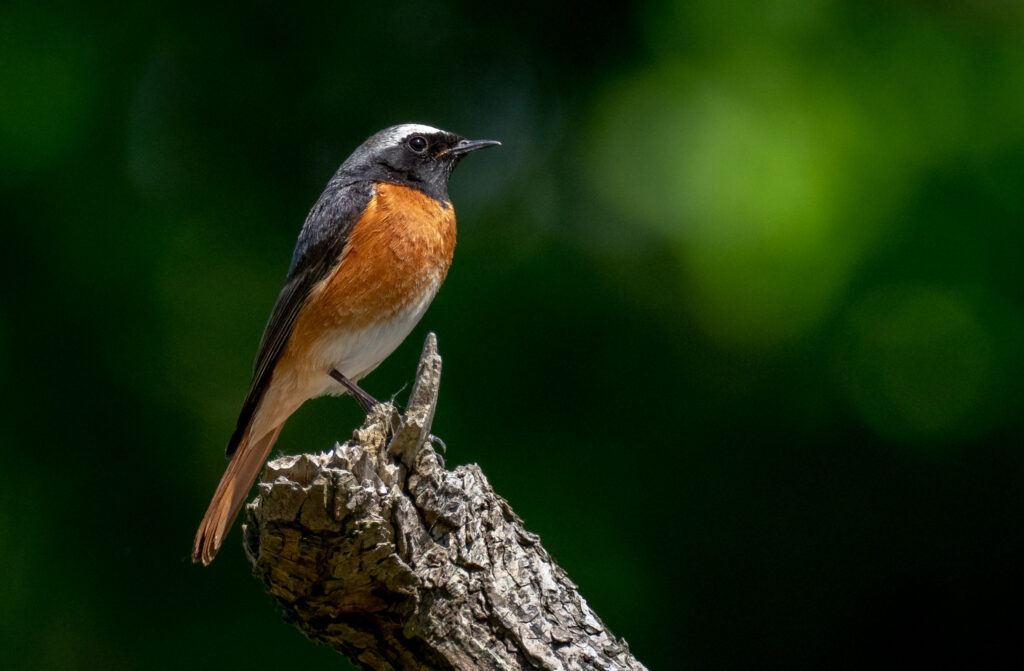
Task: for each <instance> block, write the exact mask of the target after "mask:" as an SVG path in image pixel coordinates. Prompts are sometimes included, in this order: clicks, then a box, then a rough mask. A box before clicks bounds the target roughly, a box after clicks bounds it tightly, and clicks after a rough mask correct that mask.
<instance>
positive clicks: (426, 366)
mask: <svg viewBox="0 0 1024 671" xmlns="http://www.w3.org/2000/svg"><path fill="white" fill-rule="evenodd" d="M440 376H441V358H440V356H438V354H437V342H436V339H435V338H434V335H433V334H430V335H429V336H428V337H427V342H426V344H425V346H424V349H423V355H422V357H421V359H420V365H419V370H418V371H417V375H416V383H415V385H414V387H413V390H412V393H411V395H410V400H409V407H408V408H407V410H406V412H405V414H404V415H401V414H399V413H398V411H397V410H396V409H395V407H394V406H393V405H391V404H389V403H388V404H382V405H380V406H378V407H377V408H376V409H375V410H374V412H372V413H371V414H370V416H368V417H367V419H366V423H365V424H364V425H363V426H362V427H361V428H360V429H358V430H357V431H356V432H355V435H354V438H353V440H350V441H348V442H346V443H345V444H344V445H335V447H334V449H333V450H331V451H329V452H325V453H321V454H302V455H298V456H289V457H283V458H280V459H276V460H274V461H271V462H270V463H268V464H267V468H266V471H265V473H264V476H263V480H262V482H261V483H260V484H259V495H258V496H257V498H256V499H255V500H254V501H253V502H252V503H250V504H248V506H247V507H246V516H247V522H248V523H247V524H246V526H245V533H244V535H245V544H246V552H247V553H248V555H249V559H250V561H252V564H253V573H254V574H255V575H256V576H257V577H258V578H259V579H261V580H262V581H263V582H264V584H265V585H266V588H267V590H268V591H269V592H270V593H271V594H272V595H273V596H274V597H275V598H276V599H277V600H278V602H279V603H280V604H281V605H282V606H283V607H284V611H285V615H286V618H287V619H289V620H291V621H293V622H294V623H295V624H296V625H298V626H299V627H300V628H301V629H302V630H303V631H305V632H306V634H307V635H309V637H310V638H312V639H314V640H316V641H322V642H325V643H328V644H330V645H332V646H334V648H335V649H336V650H338V651H339V652H341V653H343V654H344V655H346V656H347V657H349V659H351V660H353V661H354V662H356V663H358V664H359V665H360V666H362V667H363V668H365V669H416V670H423V669H460V670H461V669H467V670H468V669H503V670H508V669H607V670H615V669H629V670H641V669H644V666H643V665H641V664H640V663H639V662H637V661H636V659H634V658H633V656H632V655H631V654H630V652H629V647H628V646H627V644H626V642H625V641H624V640H622V639H617V638H616V637H615V636H614V635H613V634H612V633H611V632H610V631H609V630H608V628H607V627H605V625H604V624H603V623H602V622H601V620H600V619H599V618H598V617H597V615H596V614H595V613H594V612H593V611H592V610H591V609H590V607H589V606H588V605H587V602H586V601H585V600H584V599H583V597H582V596H580V594H579V592H578V589H577V587H576V585H574V584H573V583H572V581H570V580H569V578H568V576H567V575H566V574H565V571H563V570H562V569H561V568H559V567H558V566H557V565H556V564H555V562H554V561H553V560H552V558H551V555H549V554H548V553H547V551H546V550H544V548H543V547H542V546H541V544H540V539H539V538H538V537H537V535H535V534H532V533H530V532H529V531H527V530H526V529H525V528H523V522H522V520H520V519H519V518H518V517H517V516H516V514H515V513H514V512H513V511H512V509H511V508H510V507H509V504H508V502H506V501H505V500H504V499H502V498H501V497H499V496H498V495H497V494H495V493H494V490H493V489H491V485H490V483H488V481H487V478H486V477H484V474H483V473H482V472H481V470H480V468H479V467H478V466H476V465H470V466H459V467H458V468H456V469H455V470H453V471H449V470H446V469H445V467H444V464H443V461H442V460H441V458H440V457H439V456H438V454H437V453H436V452H435V451H434V449H433V446H432V444H431V437H430V426H431V421H432V420H433V416H434V409H435V407H436V403H437V390H438V385H439V384H440Z"/></svg>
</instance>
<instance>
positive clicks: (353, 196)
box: [224, 180, 374, 457]
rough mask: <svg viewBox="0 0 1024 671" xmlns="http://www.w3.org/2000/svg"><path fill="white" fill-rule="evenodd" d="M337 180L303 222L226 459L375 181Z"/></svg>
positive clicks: (268, 323)
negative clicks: (347, 182)
mask: <svg viewBox="0 0 1024 671" xmlns="http://www.w3.org/2000/svg"><path fill="white" fill-rule="evenodd" d="M334 182H335V180H331V182H330V183H329V184H328V185H327V190H325V191H324V193H323V195H322V196H320V199H319V200H318V201H317V203H316V205H314V206H313V209H312V210H311V211H310V213H309V216H307V217H306V223H305V224H303V226H302V232H301V233H300V234H299V240H298V242H297V243H296V245H295V253H294V255H293V257H292V265H291V268H290V269H289V271H288V283H287V284H286V285H285V286H284V289H282V290H281V294H280V295H279V296H278V297H277V302H276V303H275V304H274V309H273V310H272V311H271V313H270V319H269V320H267V327H266V329H264V331H263V337H262V338H261V339H260V346H259V351H258V354H257V355H256V361H255V363H254V364H253V372H252V381H251V382H250V383H249V393H248V394H246V396H245V401H244V402H243V403H242V410H241V412H240V413H239V415H238V423H237V424H236V425H235V432H234V433H233V434H232V435H231V439H230V440H229V441H228V445H227V448H225V450H224V452H225V454H226V455H227V456H228V457H231V455H233V454H234V453H235V450H236V449H237V448H238V445H239V444H240V443H241V442H242V438H243V437H244V436H245V432H246V430H247V429H248V428H249V424H250V422H252V418H253V415H254V414H255V413H256V408H257V407H259V403H260V400H261V399H262V398H263V392H264V391H266V388H267V386H268V385H269V384H270V378H271V376H272V375H273V373H274V366H276V365H277V360H278V359H279V358H280V357H281V352H283V351H284V347H285V345H286V344H287V343H288V338H289V337H291V334H292V329H293V328H294V327H295V320H296V319H297V318H298V316H299V312H300V311H301V310H302V306H303V305H304V304H305V302H306V297H307V296H309V292H310V290H311V289H312V288H313V286H314V285H315V284H316V283H317V282H319V281H320V280H322V279H323V278H324V277H326V276H327V274H328V273H330V271H331V269H332V268H333V267H334V265H335V264H336V263H337V260H338V259H339V258H340V257H341V253H342V251H343V250H344V248H345V244H346V243H347V242H348V236H349V233H351V231H352V228H353V227H354V226H355V224H356V222H357V221H358V220H359V217H360V215H361V214H362V212H363V210H365V209H366V205H367V203H369V202H370V199H371V198H372V197H373V194H374V185H373V184H372V183H368V182H357V183H353V184H345V185H336V184H335V183H334Z"/></svg>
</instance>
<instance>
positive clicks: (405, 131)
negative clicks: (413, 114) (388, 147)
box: [384, 123, 444, 143]
mask: <svg viewBox="0 0 1024 671" xmlns="http://www.w3.org/2000/svg"><path fill="white" fill-rule="evenodd" d="M442 132H444V131H442V130H441V129H440V128H434V127H433V126H425V125H423V124H418V123H404V124H402V125H400V126H395V127H394V128H392V129H391V130H390V131H388V134H387V135H385V136H384V141H385V142H387V143H392V142H395V143H397V142H401V141H402V140H404V139H405V138H406V137H408V136H410V135H412V134H413V133H421V134H423V135H431V134H433V133H442Z"/></svg>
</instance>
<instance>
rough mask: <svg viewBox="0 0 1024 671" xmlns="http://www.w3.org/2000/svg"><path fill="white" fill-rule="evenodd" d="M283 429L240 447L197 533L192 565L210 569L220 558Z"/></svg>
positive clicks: (248, 437)
mask: <svg viewBox="0 0 1024 671" xmlns="http://www.w3.org/2000/svg"><path fill="white" fill-rule="evenodd" d="M283 426H284V424H280V425H278V426H277V427H276V428H274V429H273V430H272V431H270V433H267V434H264V435H263V436H261V437H260V438H257V439H256V440H251V436H246V437H245V439H244V440H243V441H242V442H241V444H240V445H239V446H238V449H237V451H236V452H235V454H234V456H232V458H231V461H230V462H229V463H228V467H227V470H225V471H224V475H223V477H221V479H220V484H219V485H217V491H215V492H214V493H213V500H212V501H210V507H209V508H207V509H206V514H205V515H203V521H202V522H200V523H199V531H197V532H196V540H195V542H194V543H193V544H192V561H194V562H200V561H201V562H203V565H204V566H208V565H209V564H210V562H212V561H213V558H214V557H216V556H217V551H218V550H220V546H221V543H222V542H223V541H224V536H225V535H227V532H228V529H230V527H231V523H232V522H234V521H235V518H236V517H237V516H238V511H239V510H241V508H242V502H244V501H245V497H246V496H248V494H249V490H250V489H252V485H253V483H254V482H256V476H257V475H259V473H260V470H261V469H262V468H263V464H264V462H266V460H267V456H268V455H269V454H270V448H272V447H273V446H274V443H275V442H276V441H277V436H278V434H280V433H281V428H282V427H283ZM250 428H251V427H250Z"/></svg>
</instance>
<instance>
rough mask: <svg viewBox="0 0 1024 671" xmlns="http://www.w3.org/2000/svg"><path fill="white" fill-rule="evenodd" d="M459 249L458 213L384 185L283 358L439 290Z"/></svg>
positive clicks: (299, 323) (396, 311) (301, 318)
mask: <svg viewBox="0 0 1024 671" xmlns="http://www.w3.org/2000/svg"><path fill="white" fill-rule="evenodd" d="M454 251H455V212H454V210H453V209H452V206H451V204H450V203H441V202H440V201H437V200H434V199H433V198H430V197H429V196H426V195H424V194H422V193H420V192H419V191H416V190H414V189H410V188H408V187H404V186H398V185H395V184H384V183H381V184H378V185H377V193H376V196H375V197H374V198H373V199H372V200H371V201H370V204H369V205H368V206H367V208H366V210H365V211H364V212H363V214H362V216H361V217H360V219H359V221H358V222H357V223H356V225H355V226H354V227H353V228H352V232H351V234H350V235H349V239H348V243H347V245H346V246H345V250H344V251H343V252H342V256H341V260H340V263H339V264H338V266H337V267H336V268H335V269H334V271H333V272H332V273H331V274H330V275H329V276H328V277H327V278H326V279H324V280H323V281H322V282H320V283H319V284H318V285H317V286H316V287H314V289H313V291H311V292H310V297H309V300H308V301H307V303H306V306H305V307H304V308H303V310H302V312H301V313H300V314H299V316H298V319H297V320H296V323H295V328H294V330H293V331H292V336H291V338H290V339H289V342H288V345H287V346H286V349H285V356H288V357H301V356H302V353H303V352H304V351H305V350H306V348H307V347H308V346H309V345H310V344H312V343H313V342H314V341H316V340H317V338H319V337H321V336H322V335H324V334H325V333H326V332H329V331H336V330H343V331H347V330H353V331H354V330H361V329H363V328H366V327H367V326H369V325H371V324H374V323H377V322H386V321H388V320H390V319H392V318H394V317H395V316H396V315H397V314H399V313H401V312H402V310H403V309H405V308H406V307H408V306H409V305H412V304H415V303H416V302H418V301H419V300H421V299H422V297H423V294H424V293H425V292H427V291H435V290H436V288H437V287H438V286H439V285H440V284H441V282H442V281H443V280H444V278H445V276H446V275H447V273H448V268H449V266H450V265H451V262H452V254H453V252H454Z"/></svg>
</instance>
